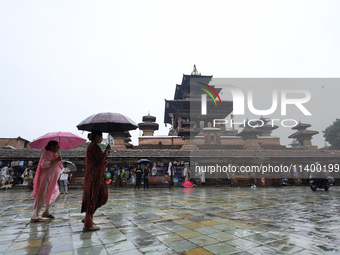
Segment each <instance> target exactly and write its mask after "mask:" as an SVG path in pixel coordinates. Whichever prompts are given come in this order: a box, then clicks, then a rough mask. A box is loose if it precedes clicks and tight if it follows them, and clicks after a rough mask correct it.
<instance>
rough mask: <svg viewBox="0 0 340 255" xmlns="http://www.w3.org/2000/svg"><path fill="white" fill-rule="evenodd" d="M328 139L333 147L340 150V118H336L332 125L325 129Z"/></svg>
mask: <svg viewBox="0 0 340 255" xmlns="http://www.w3.org/2000/svg"><path fill="white" fill-rule="evenodd" d="M322 132H323V133H324V135H323V136H324V137H325V138H326V141H327V142H329V143H330V144H331V148H332V149H335V150H340V119H336V120H335V121H334V122H333V124H332V125H330V126H329V127H327V128H326V129H325V130H324V131H322Z"/></svg>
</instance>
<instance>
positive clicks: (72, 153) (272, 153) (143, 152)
mask: <svg viewBox="0 0 340 255" xmlns="http://www.w3.org/2000/svg"><path fill="white" fill-rule="evenodd" d="M85 154H86V150H77V149H72V150H63V151H62V156H63V157H68V158H85ZM41 155H42V151H40V150H36V149H21V150H3V149H2V150H0V160H1V159H23V160H24V159H32V158H40V156H41ZM109 157H113V158H188V157H195V158H207V157H214V158H226V157H227V158H228V157H230V158H254V157H267V158H339V159H340V150H293V149H287V150H213V149H208V150H193V151H189V150H180V149H163V150H162V149H124V150H111V151H110V154H109Z"/></svg>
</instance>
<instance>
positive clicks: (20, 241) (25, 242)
mask: <svg viewBox="0 0 340 255" xmlns="http://www.w3.org/2000/svg"><path fill="white" fill-rule="evenodd" d="M110 192H111V195H110V197H109V201H108V203H107V204H106V205H105V206H103V207H101V208H100V209H99V210H98V211H97V212H96V214H95V218H94V222H95V223H96V224H97V225H98V226H100V227H101V230H100V231H97V232H84V231H83V223H82V222H81V219H82V217H83V215H82V214H80V205H81V198H82V190H81V189H73V190H71V192H70V194H68V195H66V194H65V195H60V196H59V198H58V199H57V201H56V203H55V204H54V206H53V208H52V210H51V212H52V213H53V214H54V215H55V216H56V219H53V220H50V219H49V220H46V222H44V223H30V222H29V221H30V217H31V215H32V208H33V202H34V200H33V198H32V197H31V196H30V194H31V192H28V191H27V190H25V189H12V190H8V191H7V192H6V191H3V190H2V191H0V230H1V231H0V255H2V254H6V255H11V254H20V255H21V254H58V255H62V254H63V255H71V254H120V255H123V254H157V255H158V254H340V225H339V219H340V202H339V194H340V187H331V188H330V191H329V192H325V191H323V190H318V191H316V192H312V191H311V190H310V188H309V187H284V188H257V189H251V188H229V187H220V188H214V187H206V188H203V187H201V188H194V189H185V188H179V187H178V188H174V189H170V190H169V189H167V188H154V189H151V190H150V191H147V192H145V191H139V192H133V191H132V188H122V189H111V190H110Z"/></svg>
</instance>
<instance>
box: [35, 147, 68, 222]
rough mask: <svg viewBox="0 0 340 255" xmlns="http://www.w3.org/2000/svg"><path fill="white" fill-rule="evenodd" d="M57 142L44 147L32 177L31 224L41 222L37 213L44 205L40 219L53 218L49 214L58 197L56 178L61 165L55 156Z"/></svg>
mask: <svg viewBox="0 0 340 255" xmlns="http://www.w3.org/2000/svg"><path fill="white" fill-rule="evenodd" d="M59 148H60V147H59V144H58V142H57V141H50V142H48V144H47V145H46V147H45V152H44V154H43V155H42V156H41V158H40V161H39V163H38V167H37V171H36V174H35V176H34V181H33V182H34V187H33V192H32V196H33V197H35V202H34V207H33V209H34V211H33V215H32V218H31V222H43V221H45V220H44V219H42V218H39V213H40V211H41V209H42V208H43V206H44V203H45V211H44V213H43V214H42V217H46V218H54V216H53V215H52V214H50V213H49V210H50V207H51V205H52V204H53V202H54V201H55V200H56V198H57V197H58V195H59V186H58V183H57V182H58V178H59V176H60V172H61V168H62V164H61V159H62V158H61V156H59V157H58V156H57V154H56V153H57V152H58V150H59Z"/></svg>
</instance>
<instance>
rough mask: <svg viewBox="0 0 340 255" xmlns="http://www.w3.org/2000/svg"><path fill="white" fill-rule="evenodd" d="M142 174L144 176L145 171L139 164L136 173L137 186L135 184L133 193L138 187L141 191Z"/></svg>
mask: <svg viewBox="0 0 340 255" xmlns="http://www.w3.org/2000/svg"><path fill="white" fill-rule="evenodd" d="M142 174H143V170H142V168H140V165H139V164H138V166H137V169H136V171H135V178H136V184H135V187H134V189H133V191H135V190H136V188H137V187H138V190H139V185H140V182H141V181H142Z"/></svg>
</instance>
